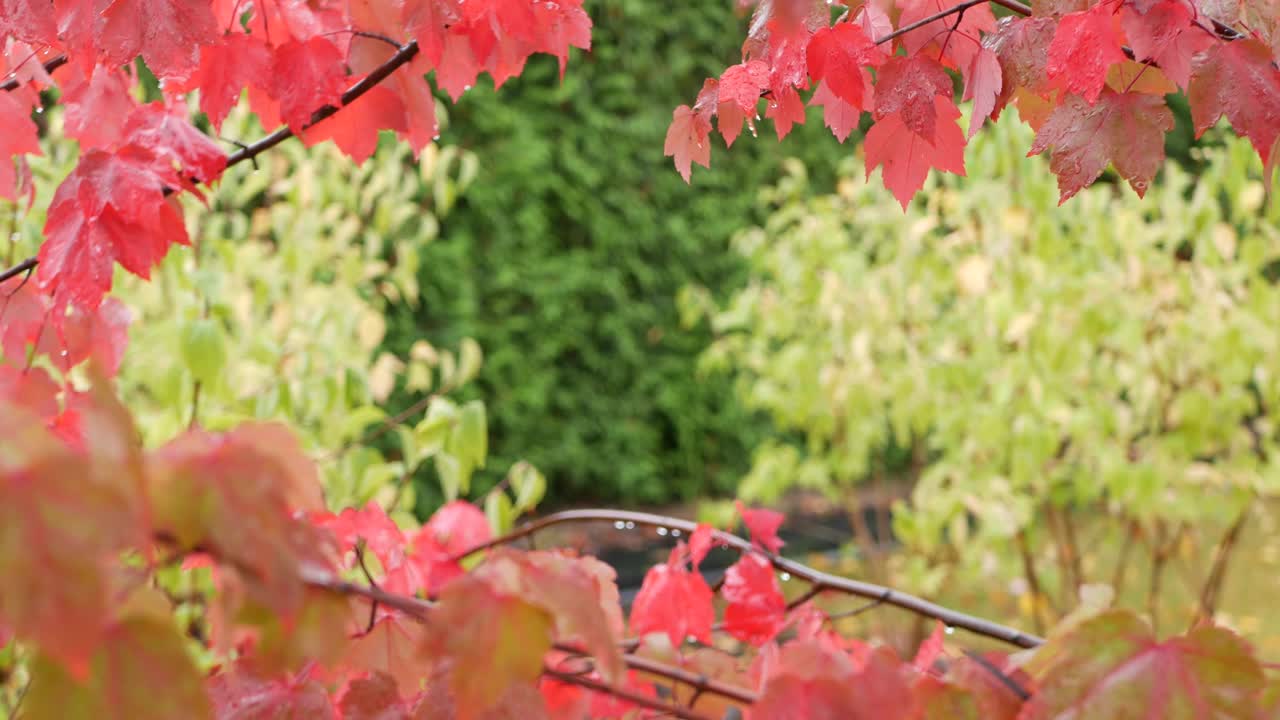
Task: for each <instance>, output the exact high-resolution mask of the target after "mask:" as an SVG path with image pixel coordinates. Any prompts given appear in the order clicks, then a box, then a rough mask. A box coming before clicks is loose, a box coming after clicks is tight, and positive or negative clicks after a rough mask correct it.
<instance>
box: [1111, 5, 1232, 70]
mask: <svg viewBox="0 0 1280 720" xmlns="http://www.w3.org/2000/svg"><path fill="white" fill-rule="evenodd" d="M1120 22H1121V25H1122V26H1123V27H1124V32H1125V35H1126V36H1127V37H1128V38H1129V44H1130V45H1131V46H1132V47H1133V54H1134V57H1135V58H1136V59H1137V60H1151V61H1153V62H1155V64H1156V65H1159V66H1160V69H1161V70H1162V71H1164V74H1165V75H1166V76H1168V78H1169V79H1170V80H1172V81H1174V82H1175V83H1177V84H1178V87H1180V88H1182V89H1184V90H1185V89H1186V88H1187V84H1188V83H1189V82H1190V79H1191V59H1192V58H1193V57H1195V55H1196V54H1198V53H1199V52H1200V51H1201V50H1204V49H1206V48H1208V47H1209V46H1210V45H1212V44H1213V42H1214V41H1213V38H1212V37H1210V35H1209V33H1207V32H1205V31H1204V29H1203V28H1200V27H1197V26H1196V25H1195V19H1194V17H1193V16H1192V14H1191V9H1190V8H1189V7H1188V6H1187V4H1186V3H1185V2H1181V0H1157V1H1156V2H1154V3H1151V4H1150V5H1149V6H1145V5H1137V4H1126V5H1125V6H1124V10H1123V12H1122V14H1121V16H1120Z"/></svg>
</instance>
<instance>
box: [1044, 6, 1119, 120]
mask: <svg viewBox="0 0 1280 720" xmlns="http://www.w3.org/2000/svg"><path fill="white" fill-rule="evenodd" d="M1116 24H1117V20H1116V14H1115V8H1114V7H1113V6H1112V5H1111V4H1109V3H1099V4H1097V5H1094V6H1093V7H1092V8H1090V9H1088V10H1086V11H1084V12H1073V13H1070V14H1069V15H1066V16H1064V17H1063V18H1062V20H1061V21H1060V22H1059V23H1058V29H1057V31H1056V32H1055V33H1054V36H1053V42H1052V43H1050V44H1049V56H1048V61H1047V62H1046V64H1045V72H1046V74H1047V77H1048V79H1049V81H1050V83H1052V85H1053V86H1054V87H1058V88H1062V89H1064V90H1066V91H1067V92H1070V93H1075V94H1076V95H1080V96H1081V97H1083V98H1084V99H1085V100H1087V101H1088V102H1089V103H1090V104H1093V103H1094V102H1096V101H1097V99H1098V95H1099V94H1100V93H1101V92H1102V88H1103V86H1105V85H1106V82H1107V70H1109V69H1110V68H1111V66H1112V65H1113V64H1115V63H1118V62H1121V61H1123V60H1124V59H1125V55H1124V49H1123V48H1122V47H1121V42H1120V34H1119V33H1118V32H1117V31H1116Z"/></svg>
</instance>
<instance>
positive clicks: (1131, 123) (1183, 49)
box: [665, 0, 1280, 208]
mask: <svg viewBox="0 0 1280 720" xmlns="http://www.w3.org/2000/svg"><path fill="white" fill-rule="evenodd" d="M994 4H997V5H1000V6H1002V7H1003V8H1006V9H1007V10H1009V11H1010V12H1012V13H1013V14H1012V15H1010V16H1007V17H1004V18H1002V19H1000V20H999V21H997V20H996V16H995V15H994V14H993V12H992V10H991V7H990V6H989V5H988V4H986V3H985V2H977V1H975V0H866V2H862V3H853V4H850V5H849V6H848V7H844V6H837V10H838V11H839V16H838V17H837V18H835V21H834V23H833V22H832V8H831V5H830V3H827V2H824V0H760V2H758V3H757V7H756V10H755V14H754V17H753V18H752V20H751V29H750V33H749V35H748V38H747V40H746V42H745V44H744V45H743V49H742V57H743V60H742V62H741V63H739V64H737V65H734V66H732V67H729V68H728V69H726V70H725V71H724V73H723V74H721V75H720V77H719V78H712V79H709V80H707V81H706V83H705V84H704V86H703V88H702V91H701V92H700V93H699V94H698V97H697V99H696V101H695V102H694V104H693V105H692V107H691V106H688V105H681V106H680V107H678V108H676V110H675V111H674V113H673V117H672V122H671V126H670V128H669V129H668V132H667V137H666V145H665V152H666V154H667V155H670V156H672V157H673V158H674V160H675V165H676V169H677V170H678V171H679V172H680V174H681V175H682V176H683V177H684V179H685V181H686V182H688V181H689V180H690V174H691V170H692V165H693V164H695V163H696V164H699V165H702V166H703V167H710V160H711V140H710V135H711V130H712V120H713V119H714V120H715V121H716V126H717V129H718V130H719V132H720V135H721V136H722V137H723V138H724V141H725V145H726V146H732V145H733V142H734V141H735V140H736V139H737V137H738V135H739V134H740V133H741V131H742V126H743V123H744V121H745V122H746V123H747V124H748V125H751V127H752V132H753V133H754V130H755V128H754V124H753V123H754V121H755V120H756V119H757V118H758V117H759V107H760V106H761V104H762V103H763V104H764V106H765V117H766V118H769V119H772V120H773V123H774V128H775V129H776V130H777V135H778V138H779V139H781V138H783V137H785V136H786V135H787V133H789V132H790V131H791V128H792V127H793V126H794V125H795V124H797V123H803V122H804V121H805V101H804V100H803V99H802V98H801V97H800V95H799V92H800V91H804V90H812V93H811V94H810V96H809V100H808V104H809V105H817V106H821V107H822V113H823V119H824V121H825V123H826V125H827V127H828V128H830V129H831V131H832V132H833V133H834V134H835V136H836V137H837V138H838V139H839V140H840V141H841V142H844V140H845V139H846V138H847V137H848V136H849V135H850V134H851V133H852V132H853V131H854V130H855V129H856V128H858V127H859V124H860V123H861V122H862V120H863V113H870V117H871V123H870V128H869V129H868V130H867V131H866V146H865V156H866V170H867V175H868V177H869V176H870V174H871V172H872V171H873V170H874V169H875V168H877V167H879V168H881V173H882V177H883V180H884V184H885V186H886V187H887V188H888V189H889V190H890V191H892V192H893V194H894V196H895V197H896V198H897V199H898V201H899V202H900V203H901V204H902V206H903V207H904V208H905V207H906V206H907V204H908V203H909V202H910V200H911V198H912V196H913V195H914V194H915V193H916V192H917V191H918V190H920V188H921V187H923V185H924V182H925V178H926V177H927V176H928V173H929V170H930V169H936V170H942V171H946V172H951V173H955V174H958V175H963V174H964V172H965V168H964V148H965V144H966V142H967V141H968V139H969V138H971V137H973V135H974V134H975V133H976V132H977V131H978V130H979V129H980V128H981V127H982V125H983V124H984V123H985V122H986V120H987V119H988V118H991V119H993V120H994V119H996V118H998V117H999V115H1000V114H1001V112H1003V111H1004V110H1005V109H1006V108H1007V107H1009V106H1011V105H1012V106H1014V107H1016V108H1017V109H1018V114H1019V116H1020V117H1021V118H1022V120H1023V121H1025V122H1027V123H1028V124H1030V125H1031V126H1032V127H1033V128H1034V129H1035V130H1036V136H1035V141H1034V143H1033V145H1032V147H1031V152H1030V154H1032V155H1036V154H1042V153H1048V154H1049V157H1050V169H1051V170H1052V171H1053V172H1054V173H1055V174H1057V176H1058V187H1059V189H1060V192H1061V200H1062V201H1064V202H1065V201H1066V200H1067V199H1068V198H1070V197H1071V196H1072V195H1075V194H1076V193H1077V192H1079V191H1080V190H1081V189H1082V188H1085V187H1087V186H1088V185H1090V184H1092V183H1093V182H1094V181H1096V180H1097V179H1098V178H1099V177H1100V176H1101V175H1102V173H1103V172H1104V171H1105V170H1106V169H1107V167H1108V166H1109V165H1110V166H1112V167H1114V169H1115V172H1116V173H1117V174H1118V175H1119V176H1120V177H1121V178H1123V179H1125V180H1127V181H1128V183H1129V185H1130V186H1132V187H1133V189H1134V190H1135V191H1137V193H1138V194H1139V195H1143V194H1144V193H1145V191H1146V188H1147V187H1148V186H1149V185H1150V183H1151V182H1152V180H1153V178H1154V177H1155V174H1156V172H1157V171H1158V170H1159V168H1160V167H1161V165H1162V164H1163V161H1164V136H1165V134H1166V133H1167V132H1169V131H1170V130H1172V129H1173V126H1174V119H1173V114H1172V113H1171V112H1170V110H1169V108H1168V106H1167V104H1166V100H1165V96H1166V95H1168V94H1172V93H1177V92H1184V93H1185V94H1186V96H1187V99H1188V100H1189V102H1190V105H1191V114H1192V118H1193V120H1194V123H1195V129H1196V133H1197V137H1198V136H1199V135H1201V134H1203V133H1204V132H1205V130H1207V129H1208V128H1210V127H1212V126H1213V125H1215V124H1216V123H1217V122H1218V121H1219V119H1220V118H1222V117H1226V118H1227V120H1229V121H1230V123H1231V125H1232V127H1233V128H1234V129H1235V131H1236V132H1237V133H1239V134H1240V135H1242V136H1244V137H1247V138H1248V139H1249V140H1250V142H1251V143H1252V144H1253V146H1254V148H1255V149H1256V150H1257V151H1258V154H1259V155H1260V156H1261V158H1262V160H1263V163H1264V165H1265V167H1266V168H1267V176H1268V177H1269V176H1270V174H1271V168H1272V166H1273V164H1274V163H1275V152H1274V149H1275V145H1276V142H1277V138H1278V137H1280V70H1277V68H1276V62H1275V61H1276V52H1277V49H1280V12H1278V11H1277V9H1276V7H1275V5H1274V3H1271V2H1268V1H1267V0H1227V2H1217V1H1216V0H1035V2H1032V4H1031V6H1029V7H1028V6H1025V5H1023V4H1022V3H1020V2H1016V0H1004V1H1002V2H997V3H994ZM953 76H954V77H953ZM958 88H962V90H958ZM957 96H959V98H957ZM957 99H961V100H972V101H973V109H972V113H971V116H970V120H969V127H968V130H967V132H966V131H964V130H962V129H961V128H960V127H959V124H958V122H957V120H958V119H959V118H960V117H961V114H960V111H959V109H958V108H957V106H956V102H957Z"/></svg>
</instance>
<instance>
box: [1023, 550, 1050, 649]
mask: <svg viewBox="0 0 1280 720" xmlns="http://www.w3.org/2000/svg"><path fill="white" fill-rule="evenodd" d="M1015 540H1016V542H1017V544H1018V553H1019V554H1020V555H1021V556H1022V574H1023V576H1024V577H1025V578H1026V581H1027V589H1028V590H1029V591H1030V592H1031V619H1032V622H1034V623H1035V624H1036V632H1040V633H1042V632H1044V627H1045V622H1044V616H1043V615H1042V614H1041V606H1042V605H1043V604H1044V603H1045V602H1046V601H1047V600H1048V597H1047V596H1046V595H1045V594H1044V588H1042V587H1041V585H1040V575H1039V573H1037V572H1036V561H1035V557H1033V556H1032V554H1031V545H1030V543H1028V542H1027V532H1026V531H1025V530H1023V531H1021V532H1019V533H1018V535H1017V537H1016V538H1015Z"/></svg>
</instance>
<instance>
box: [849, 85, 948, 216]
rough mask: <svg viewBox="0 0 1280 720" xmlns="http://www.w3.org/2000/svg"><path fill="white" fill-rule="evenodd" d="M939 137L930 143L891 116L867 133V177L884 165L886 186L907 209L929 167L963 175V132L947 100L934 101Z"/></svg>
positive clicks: (935, 99) (940, 98)
mask: <svg viewBox="0 0 1280 720" xmlns="http://www.w3.org/2000/svg"><path fill="white" fill-rule="evenodd" d="M934 105H935V111H936V113H937V119H938V120H940V121H941V122H938V123H937V128H936V137H935V139H934V142H929V141H927V140H925V139H924V138H922V137H920V136H919V135H917V134H916V133H915V132H913V131H912V130H911V128H909V127H907V125H906V124H905V123H904V122H903V121H902V116H901V115H896V114H895V115H889V116H888V117H886V118H884V119H883V120H880V121H878V122H877V123H876V124H875V125H872V126H871V130H869V131H868V132H867V140H866V155H867V177H870V176H871V171H872V170H874V169H875V168H877V167H881V166H883V173H882V174H883V177H884V185H885V187H887V188H889V191H890V192H892V193H893V196H894V197H895V198H897V199H898V202H899V203H900V204H901V205H902V208H903V209H904V210H905V209H906V207H907V205H908V204H909V203H910V202H911V198H912V196H914V195H915V194H916V191H917V190H919V189H920V188H922V187H924V181H925V178H927V177H928V176H929V168H931V167H932V168H937V169H939V170H945V171H948V172H953V173H955V174H957V175H963V174H964V132H963V131H962V130H961V129H960V126H959V125H957V124H956V122H955V121H956V119H957V118H959V117H960V111H959V110H958V109H956V106H955V105H954V104H952V102H951V101H950V100H947V99H946V98H944V97H941V96H939V97H936V98H934Z"/></svg>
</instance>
